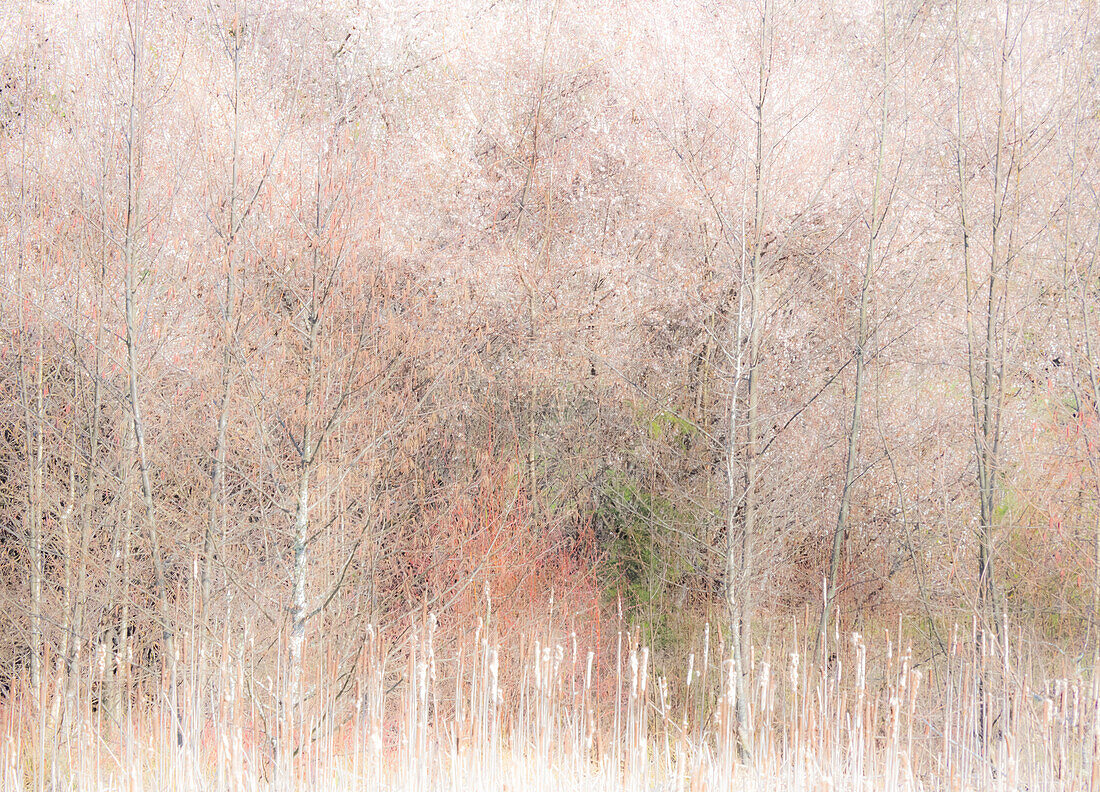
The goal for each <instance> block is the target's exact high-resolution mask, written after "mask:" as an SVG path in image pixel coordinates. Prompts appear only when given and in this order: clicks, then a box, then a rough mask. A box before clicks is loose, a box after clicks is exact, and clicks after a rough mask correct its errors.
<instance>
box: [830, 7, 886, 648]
mask: <svg viewBox="0 0 1100 792" xmlns="http://www.w3.org/2000/svg"><path fill="white" fill-rule="evenodd" d="M882 46H883V63H882V79H883V83H882V104H881V107H880V112H881V115H880V121H879V123H880V125H881V129H880V132H879V140H878V158H877V159H876V161H875V175H874V183H873V186H872V187H871V219H870V223H869V229H870V235H869V238H868V240H867V257H866V259H865V261H864V268H863V286H862V288H861V290H860V295H859V330H858V331H857V335H856V347H855V354H854V357H855V363H856V374H855V390H854V393H853V394H852V421H851V424H850V425H849V427H848V454H847V458H846V461H845V465H844V489H843V490H842V491H841V493H840V507H839V508H838V509H837V518H836V528H835V529H834V531H833V547H832V552H831V554H830V556H829V575H828V578H827V583H826V587H825V598H824V603H823V604H822V609H821V623H820V624H819V625H818V631H817V638H816V641H815V646H817V645H818V644H819V643H820V642H821V641H822V640H823V639H824V640H826V644H827V642H828V641H827V635H826V633H827V631H828V629H829V622H830V619H831V618H832V612H833V610H834V608H835V605H836V595H837V584H838V580H839V575H840V561H841V558H842V556H843V554H844V548H845V547H846V546H847V542H848V512H849V509H850V507H851V502H852V487H853V486H854V485H855V481H856V477H857V472H856V471H857V468H858V466H859V435H860V430H861V428H862V411H863V385H864V377H865V373H864V372H865V366H866V352H867V349H866V348H867V342H868V341H869V340H870V330H869V322H868V312H869V309H870V301H871V288H872V286H873V285H874V269H875V255H876V248H877V243H878V236H879V232H880V231H881V230H882V222H883V219H884V218H885V216H886V211H887V209H888V208H889V207H886V208H885V209H883V210H882V211H880V210H879V203H880V201H881V200H882V169H883V161H884V159H885V157H886V133H887V123H888V121H889V87H890V45H889V41H888V40H887V28H886V8H885V5H884V6H883V9H882ZM814 654H815V656H816V654H817V650H816V648H815V651H814Z"/></svg>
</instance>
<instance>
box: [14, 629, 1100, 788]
mask: <svg viewBox="0 0 1100 792" xmlns="http://www.w3.org/2000/svg"><path fill="white" fill-rule="evenodd" d="M899 634H900V625H899V631H898V632H895V633H894V635H893V636H891V635H881V636H879V637H877V638H874V639H868V638H864V637H861V636H859V635H849V636H846V637H842V636H838V635H834V636H832V637H831V638H830V639H829V640H828V641H826V642H825V643H824V645H823V647H822V649H821V651H820V654H819V656H815V657H811V656H810V654H811V652H810V651H808V647H809V646H811V645H812V644H813V643H814V642H813V641H809V640H807V639H806V636H805V634H803V635H802V636H801V637H798V636H791V637H789V638H787V639H786V640H785V642H784V643H783V644H780V642H778V641H777V642H776V643H774V644H769V643H766V644H764V645H763V646H761V647H758V648H757V650H756V651H755V652H754V654H753V656H752V658H751V660H750V663H751V667H750V668H749V669H748V671H747V673H748V680H747V684H746V685H745V687H744V690H745V691H747V692H746V695H747V697H748V700H747V701H745V702H743V704H744V706H745V708H746V714H747V719H746V722H747V728H746V730H745V732H744V733H742V734H738V733H737V719H736V717H735V707H736V701H735V699H734V696H735V695H736V691H737V685H736V684H734V682H735V674H736V669H734V668H733V666H732V663H731V661H730V660H728V659H725V658H724V657H723V656H722V655H723V652H722V648H721V645H720V642H719V641H716V640H714V641H712V638H711V633H710V631H709V630H708V631H707V633H706V635H705V637H703V638H702V640H701V643H700V645H699V646H698V647H697V648H696V651H695V653H693V654H691V655H690V656H689V657H688V658H687V662H686V664H685V665H686V667H684V668H682V669H681V670H680V671H679V672H678V674H677V676H676V677H675V678H672V677H666V676H662V675H661V674H659V673H657V672H656V671H655V670H654V663H653V662H652V660H653V655H652V654H651V653H650V652H649V651H648V650H647V649H646V648H645V647H643V646H638V645H637V644H636V642H635V641H634V640H632V638H631V636H630V635H628V634H625V633H622V632H620V633H618V634H617V635H613V636H612V641H611V645H610V647H604V648H603V649H604V651H603V652H602V654H597V652H596V651H595V650H594V649H592V650H590V649H587V648H584V647H582V646H578V645H577V640H576V637H575V635H571V634H558V635H542V636H538V637H533V638H529V639H522V640H517V642H516V644H517V645H516V647H515V648H512V649H504V648H502V647H501V646H500V645H498V644H497V643H496V642H494V641H493V640H491V639H490V638H489V636H488V633H487V631H486V630H485V629H483V628H482V627H480V626H479V627H478V629H477V630H475V631H473V632H472V633H471V634H469V635H467V636H465V637H464V638H463V639H462V640H458V641H454V642H451V643H450V644H449V645H448V648H447V650H446V651H443V650H442V649H439V648H437V643H441V642H440V641H439V640H438V635H437V630H436V622H435V619H434V618H433V617H428V618H427V619H424V620H422V621H421V622H420V623H418V624H417V625H415V626H409V627H406V628H405V629H404V630H402V631H400V633H395V634H393V635H391V636H386V635H384V634H380V633H378V632H376V631H375V630H373V629H369V630H368V631H367V637H366V639H365V641H364V643H363V645H362V647H361V649H360V650H359V651H358V652H357V653H356V654H355V655H353V656H352V657H351V658H346V657H345V658H342V659H340V660H339V661H338V660H337V658H336V657H335V656H334V655H333V654H332V653H331V652H330V650H329V648H328V647H326V646H324V645H323V642H322V643H321V644H320V645H318V646H316V647H315V648H314V653H315V655H316V656H318V657H319V658H320V660H319V662H317V663H316V664H315V665H314V666H313V667H311V668H310V669H309V673H308V674H307V675H306V681H305V683H304V689H303V690H302V692H301V696H300V697H294V696H291V695H290V693H291V692H290V691H287V690H281V689H280V688H279V682H278V681H277V679H278V678H279V677H280V676H282V674H281V673H280V669H275V677H276V680H275V681H273V680H272V679H269V678H267V676H264V675H261V674H260V673H259V672H258V671H257V669H256V667H254V666H252V665H251V661H250V658H252V657H254V656H255V651H254V647H252V646H251V645H250V640H249V639H248V638H247V637H243V638H240V639H238V640H237V641H236V642H235V643H234V641H232V640H229V641H226V642H225V643H224V645H222V646H221V647H220V648H219V651H220V656H219V657H218V658H209V663H208V665H209V673H207V674H205V675H204V674H203V673H202V670H201V669H202V667H203V662H204V660H206V659H205V658H201V657H198V656H192V655H185V656H182V657H181V658H180V661H181V662H180V665H181V668H183V669H186V670H185V671H184V672H183V673H182V674H181V676H182V678H183V682H181V683H180V684H179V685H178V687H177V691H176V694H177V698H176V701H175V702H174V705H173V702H172V701H171V700H170V699H169V695H168V693H167V688H168V686H167V685H165V684H164V680H163V679H162V680H154V681H153V682H149V681H146V682H139V681H137V680H136V679H135V674H134V668H132V667H131V658H127V657H108V656H107V655H106V654H105V653H103V652H100V653H99V654H98V655H96V656H93V657H90V658H87V660H86V661H85V663H86V665H87V667H86V668H84V669H82V674H81V680H82V682H81V684H80V685H79V686H77V688H76V691H75V693H72V694H71V695H70V696H69V699H68V700H64V699H65V696H64V693H63V690H62V687H63V686H62V685H61V684H60V677H59V676H58V675H55V678H54V679H53V680H49V681H46V682H45V683H44V688H45V690H43V691H38V692H39V693H40V694H41V696H42V699H41V700H42V702H43V705H42V706H37V705H36V704H35V701H36V698H35V696H33V695H32V694H33V693H34V692H35V691H30V690H27V689H26V688H22V689H19V688H16V689H13V691H12V692H11V694H10V695H9V696H8V698H7V699H6V700H5V702H4V704H3V706H2V709H0V787H2V789H3V790H5V792H6V791H7V790H12V791H13V792H14V790H35V791H36V792H37V791H40V790H74V791H76V790H80V791H82V792H83V791H87V792H91V791H92V790H96V792H99V791H100V790H120V791H121V790H126V791H127V792H129V791H131V790H133V791H137V790H157V791H158V792H160V791H162V790H163V791H165V792H170V791H174V790H179V791H180V792H184V791H185V790H186V792H194V791H197V790H203V791H204V792H206V791H207V790H209V791H211V792H214V791H220V790H226V791H227V792H228V791H229V790H233V791H234V792H236V791H237V790H241V791H247V790H257V791H258V790H332V792H345V791H347V792H350V791H351V790H389V789H393V790H398V789H400V790H467V789H471V790H483V791H488V790H553V792H563V791H564V790H604V789H606V790H620V789H621V790H656V789H660V790H718V789H732V790H741V789H769V790H770V789H783V790H828V789H853V790H856V789H859V790H863V789H867V790H870V789H876V790H877V789H886V790H894V789H914V790H920V789H926V790H967V789H989V790H1024V789H1026V790H1047V789H1050V790H1054V789H1057V790H1100V755H1098V743H1097V737H1098V733H1100V706H1098V703H1100V702H1098V695H1100V691H1098V688H1097V680H1096V677H1095V676H1094V675H1093V674H1092V669H1091V668H1089V669H1081V668H1078V667H1077V666H1076V665H1075V664H1073V665H1071V664H1069V663H1068V661H1067V664H1065V665H1064V666H1062V667H1060V668H1054V667H1045V666H1044V660H1043V659H1042V658H1040V657H1039V655H1038V654H1036V653H1032V652H1031V651H1030V650H1029V647H1028V643H1027V642H1026V641H1024V639H1023V637H1022V636H1021V635H1019V634H1017V635H1015V636H1011V637H1007V638H999V637H998V636H997V635H990V634H986V635H983V634H982V633H981V632H979V631H978V630H977V629H976V628H975V627H974V626H973V625H971V627H970V628H969V629H964V630H960V629H958V628H956V629H955V631H954V634H953V635H952V636H951V639H950V641H949V642H947V643H946V645H945V646H944V647H943V651H941V652H938V653H937V654H935V655H933V656H932V657H931V658H929V659H928V660H927V661H926V662H924V663H922V664H920V667H918V663H917V662H916V660H915V655H914V653H913V651H912V650H911V649H910V648H909V647H908V646H905V645H900V644H899V643H898V641H897V638H896V636H897V635H899ZM1000 634H1001V635H1002V636H1005V635H1008V631H1007V630H1005V629H1002V630H1001V631H1000ZM716 644H717V645H716ZM599 658H604V660H603V661H602V662H600V661H599ZM1094 667H1095V663H1093V664H1092V668H1094ZM200 677H202V678H204V679H205V681H204V682H203V684H201V685H200V684H197V680H198V679H199V678H200ZM112 688H115V689H117V691H118V692H117V694H111V693H110V691H111V690H112ZM297 698H300V701H297ZM199 712H203V713H205V716H204V717H202V718H199V717H197V716H196V713H199Z"/></svg>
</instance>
